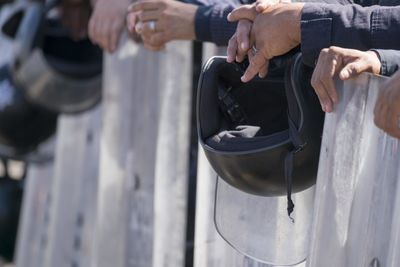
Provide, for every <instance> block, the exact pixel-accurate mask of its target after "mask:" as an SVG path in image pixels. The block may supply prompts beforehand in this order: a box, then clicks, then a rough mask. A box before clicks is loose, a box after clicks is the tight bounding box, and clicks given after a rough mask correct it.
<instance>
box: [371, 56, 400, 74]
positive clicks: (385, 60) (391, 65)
mask: <svg viewBox="0 0 400 267" xmlns="http://www.w3.org/2000/svg"><path fill="white" fill-rule="evenodd" d="M371 50H372V51H375V52H376V53H377V54H378V56H379V59H380V61H381V73H380V74H381V75H384V76H392V75H393V74H394V73H395V72H396V71H398V70H399V65H400V51H399V50H388V49H371Z"/></svg>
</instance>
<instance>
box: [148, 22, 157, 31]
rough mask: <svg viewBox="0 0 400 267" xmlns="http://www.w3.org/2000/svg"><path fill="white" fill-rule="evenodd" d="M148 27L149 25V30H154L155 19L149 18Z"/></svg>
mask: <svg viewBox="0 0 400 267" xmlns="http://www.w3.org/2000/svg"><path fill="white" fill-rule="evenodd" d="M149 27H150V30H151V31H153V32H155V31H156V21H155V20H150V21H149Z"/></svg>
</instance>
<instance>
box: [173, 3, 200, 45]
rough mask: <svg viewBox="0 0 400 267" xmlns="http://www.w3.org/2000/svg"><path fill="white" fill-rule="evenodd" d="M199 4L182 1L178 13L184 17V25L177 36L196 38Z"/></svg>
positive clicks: (185, 38) (183, 38) (180, 37)
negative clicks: (196, 19) (196, 18)
mask: <svg viewBox="0 0 400 267" xmlns="http://www.w3.org/2000/svg"><path fill="white" fill-rule="evenodd" d="M197 9H198V6H196V5H192V4H186V3H182V6H181V7H178V10H177V12H178V13H177V14H178V16H181V17H182V19H183V20H182V23H183V24H182V25H183V26H184V27H180V28H181V29H182V31H180V32H177V36H176V37H177V38H176V39H180V40H194V39H196V33H195V17H196V12H197Z"/></svg>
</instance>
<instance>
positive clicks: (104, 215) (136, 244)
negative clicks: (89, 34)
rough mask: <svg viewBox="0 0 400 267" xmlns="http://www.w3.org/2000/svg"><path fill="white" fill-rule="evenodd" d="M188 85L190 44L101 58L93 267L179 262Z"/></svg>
mask: <svg viewBox="0 0 400 267" xmlns="http://www.w3.org/2000/svg"><path fill="white" fill-rule="evenodd" d="M190 89H191V44H190V43H187V42H186V43H185V42H176V43H172V44H170V45H168V46H167V48H166V50H165V51H163V52H159V53H152V52H148V51H146V50H145V49H144V48H143V47H142V46H140V45H136V44H133V43H131V42H130V41H126V40H125V41H123V42H122V45H121V47H120V49H119V51H117V53H116V54H115V55H111V56H107V57H106V62H105V77H104V120H103V128H102V137H101V155H100V158H101V159H100V162H101V164H100V184H99V198H98V199H99V203H98V205H99V206H98V214H97V225H96V228H97V229H96V237H97V241H96V248H95V262H94V265H92V266H115V267H118V266H138V267H139V266H140V267H149V266H157V267H158V266H173V267H175V266H176V267H179V266H183V264H184V251H185V247H184V246H185V233H186V231H185V229H186V221H185V220H186V198H187V196H186V192H187V189H186V188H187V186H186V184H187V177H188V174H187V170H186V168H185V167H186V166H187V160H188V152H189V147H188V146H189V134H188V132H189V115H190V114H189V111H190V95H191V91H190Z"/></svg>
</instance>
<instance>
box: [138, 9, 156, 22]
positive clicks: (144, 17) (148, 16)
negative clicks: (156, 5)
mask: <svg viewBox="0 0 400 267" xmlns="http://www.w3.org/2000/svg"><path fill="white" fill-rule="evenodd" d="M160 15H161V11H160V10H155V11H143V12H139V13H138V14H137V17H138V19H139V20H140V21H142V22H146V21H149V20H157V19H159V18H160Z"/></svg>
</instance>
